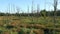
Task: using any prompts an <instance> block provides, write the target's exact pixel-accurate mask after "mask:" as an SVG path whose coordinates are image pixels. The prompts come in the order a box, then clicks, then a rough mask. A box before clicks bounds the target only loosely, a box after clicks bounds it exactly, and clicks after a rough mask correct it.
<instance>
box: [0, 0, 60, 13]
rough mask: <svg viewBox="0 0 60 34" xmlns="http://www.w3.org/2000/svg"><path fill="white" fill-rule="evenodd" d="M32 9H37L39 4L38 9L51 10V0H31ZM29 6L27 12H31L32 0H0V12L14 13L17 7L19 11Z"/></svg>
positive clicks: (23, 10) (59, 2)
mask: <svg viewBox="0 0 60 34" xmlns="http://www.w3.org/2000/svg"><path fill="white" fill-rule="evenodd" d="M33 1H34V2H33V6H34V7H33V8H34V9H33V10H36V9H37V4H39V8H40V10H43V9H46V10H53V0H33ZM28 6H29V12H31V6H32V0H0V12H4V13H6V12H10V13H16V12H17V10H16V9H17V8H19V10H20V13H22V12H25V13H26V12H27V9H28ZM57 8H58V9H60V0H58V7H57Z"/></svg>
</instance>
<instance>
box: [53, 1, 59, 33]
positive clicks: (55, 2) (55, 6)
mask: <svg viewBox="0 0 60 34" xmlns="http://www.w3.org/2000/svg"><path fill="white" fill-rule="evenodd" d="M57 3H58V0H54V17H53V18H54V28H56V11H57ZM53 34H55V30H54V32H53Z"/></svg>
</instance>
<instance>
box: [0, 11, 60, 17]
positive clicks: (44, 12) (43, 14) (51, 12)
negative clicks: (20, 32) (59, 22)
mask: <svg viewBox="0 0 60 34" xmlns="http://www.w3.org/2000/svg"><path fill="white" fill-rule="evenodd" d="M0 16H54V11H46V10H41V11H39V13H37V12H36V13H14V14H13V13H0ZM56 16H60V10H57V11H56Z"/></svg>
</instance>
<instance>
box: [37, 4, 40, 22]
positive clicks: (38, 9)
mask: <svg viewBox="0 0 60 34" xmlns="http://www.w3.org/2000/svg"><path fill="white" fill-rule="evenodd" d="M39 11H40V8H39V4H37V22H38V18H39Z"/></svg>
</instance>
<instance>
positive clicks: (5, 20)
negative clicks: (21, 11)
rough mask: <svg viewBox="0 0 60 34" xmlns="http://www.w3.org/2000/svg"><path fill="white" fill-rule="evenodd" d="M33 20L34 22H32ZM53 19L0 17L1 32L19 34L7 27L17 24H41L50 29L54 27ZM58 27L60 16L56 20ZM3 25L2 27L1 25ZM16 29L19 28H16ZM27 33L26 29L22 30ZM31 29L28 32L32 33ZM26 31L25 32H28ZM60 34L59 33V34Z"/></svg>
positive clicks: (59, 26)
mask: <svg viewBox="0 0 60 34" xmlns="http://www.w3.org/2000/svg"><path fill="white" fill-rule="evenodd" d="M32 18H33V21H32ZM53 21H54V20H53V17H46V18H44V17H38V18H37V17H23V16H21V17H18V16H0V30H2V31H9V32H10V33H11V34H18V32H13V31H12V30H8V29H6V28H5V27H6V26H7V25H11V24H15V26H17V25H20V24H41V25H44V26H46V27H49V28H53V27H54V22H53ZM56 21H57V27H58V28H60V16H58V17H57V18H56ZM1 24H2V25H1ZM15 28H16V29H17V28H18V26H17V27H15ZM21 29H22V30H23V31H25V28H21ZM32 29H33V28H32ZM30 30H31V29H28V28H26V31H30ZM26 31H25V32H26ZM58 34H59V33H58Z"/></svg>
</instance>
